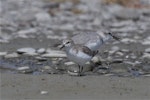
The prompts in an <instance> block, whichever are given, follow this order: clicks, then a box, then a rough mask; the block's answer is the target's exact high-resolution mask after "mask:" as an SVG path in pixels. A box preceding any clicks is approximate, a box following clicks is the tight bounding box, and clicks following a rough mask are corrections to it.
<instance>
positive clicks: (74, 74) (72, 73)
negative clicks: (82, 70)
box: [68, 70, 79, 76]
mask: <svg viewBox="0 0 150 100" xmlns="http://www.w3.org/2000/svg"><path fill="white" fill-rule="evenodd" d="M68 74H69V75H71V76H79V73H78V72H72V71H70V70H68Z"/></svg>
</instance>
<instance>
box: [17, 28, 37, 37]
mask: <svg viewBox="0 0 150 100" xmlns="http://www.w3.org/2000/svg"><path fill="white" fill-rule="evenodd" d="M36 32H37V30H36V29H35V28H31V29H26V30H20V31H18V33H17V34H18V35H19V36H21V35H23V36H24V35H27V34H32V33H36Z"/></svg>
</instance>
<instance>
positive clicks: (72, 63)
mask: <svg viewBox="0 0 150 100" xmlns="http://www.w3.org/2000/svg"><path fill="white" fill-rule="evenodd" d="M74 64H75V63H74V62H71V61H70V62H65V63H64V65H67V66H70V65H74Z"/></svg>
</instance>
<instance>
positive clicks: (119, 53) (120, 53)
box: [116, 52, 124, 56]
mask: <svg viewBox="0 0 150 100" xmlns="http://www.w3.org/2000/svg"><path fill="white" fill-rule="evenodd" d="M116 54H117V55H119V56H123V55H124V54H123V53H122V52H116Z"/></svg>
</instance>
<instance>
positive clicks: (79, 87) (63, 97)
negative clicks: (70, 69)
mask: <svg viewBox="0 0 150 100" xmlns="http://www.w3.org/2000/svg"><path fill="white" fill-rule="evenodd" d="M0 88H1V89H0V90H1V100H149V98H150V78H149V77H137V78H136V77H134V78H131V77H114V76H111V77H107V76H82V77H75V76H69V75H66V74H65V75H25V74H8V73H7V74H6V73H3V74H1V87H0ZM41 91H47V92H48V93H45V94H41Z"/></svg>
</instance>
